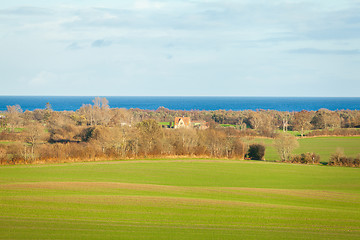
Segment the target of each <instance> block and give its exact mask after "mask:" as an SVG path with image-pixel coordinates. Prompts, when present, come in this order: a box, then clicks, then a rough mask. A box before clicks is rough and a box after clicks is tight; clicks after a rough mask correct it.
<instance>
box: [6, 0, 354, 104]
mask: <svg viewBox="0 0 360 240" xmlns="http://www.w3.org/2000/svg"><path fill="white" fill-rule="evenodd" d="M0 54H1V55H0V84H1V85H0V95H92V96H110V95H113V96H344V97H346V96H352V97H360V1H358V0H338V1H335V0H334V1H332V0H327V1H323V0H311V1H310V0H272V1H269V0H244V1H241V0H238V1H227V0H222V1H220V0H219V1H211V0H190V1H178V0H172V1H161V0H158V1H150V0H138V1H137V0H135V1H127V0H121V1H110V0H105V1H84V0H83V1H81V0H78V1H57V0H52V1H48V0H46V1H45V0H44V1H36V0H33V1H28V0H27V1H21V0H14V1H4V2H2V3H1V6H0Z"/></svg>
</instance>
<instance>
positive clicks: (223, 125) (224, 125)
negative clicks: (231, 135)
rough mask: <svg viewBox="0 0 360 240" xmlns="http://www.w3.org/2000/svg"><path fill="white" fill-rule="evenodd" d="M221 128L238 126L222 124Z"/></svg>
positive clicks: (235, 126)
mask: <svg viewBox="0 0 360 240" xmlns="http://www.w3.org/2000/svg"><path fill="white" fill-rule="evenodd" d="M220 126H221V127H234V128H237V125H235V124H220Z"/></svg>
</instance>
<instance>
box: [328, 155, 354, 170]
mask: <svg viewBox="0 0 360 240" xmlns="http://www.w3.org/2000/svg"><path fill="white" fill-rule="evenodd" d="M329 165H330V166H344V167H360V155H359V156H358V157H356V158H352V157H347V156H345V155H344V154H343V153H341V152H336V153H334V154H332V155H331V156H330V160H329Z"/></svg>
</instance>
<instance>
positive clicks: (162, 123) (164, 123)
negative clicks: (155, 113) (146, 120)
mask: <svg viewBox="0 0 360 240" xmlns="http://www.w3.org/2000/svg"><path fill="white" fill-rule="evenodd" d="M159 124H160V125H170V122H159Z"/></svg>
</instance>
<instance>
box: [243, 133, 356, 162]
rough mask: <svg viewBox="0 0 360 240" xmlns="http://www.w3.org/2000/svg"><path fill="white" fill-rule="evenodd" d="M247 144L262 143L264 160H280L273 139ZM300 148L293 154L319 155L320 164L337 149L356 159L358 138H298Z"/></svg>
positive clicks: (253, 140) (257, 140)
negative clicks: (309, 153) (311, 153)
mask: <svg viewBox="0 0 360 240" xmlns="http://www.w3.org/2000/svg"><path fill="white" fill-rule="evenodd" d="M245 141H247V142H250V143H252V142H256V143H263V144H265V146H266V152H265V159H266V160H280V157H279V155H278V153H277V152H276V149H275V148H274V147H273V139H269V138H255V139H251V140H245ZM298 141H299V144H300V147H299V148H297V149H296V150H294V152H293V153H294V154H300V153H305V152H315V153H317V154H319V155H320V158H321V161H322V162H327V161H328V160H329V158H330V155H331V154H333V153H335V152H336V150H337V149H342V150H344V153H345V154H346V155H347V156H351V157H356V156H357V155H358V154H359V153H360V137H359V136H356V137H314V138H300V139H299V140H298Z"/></svg>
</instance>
